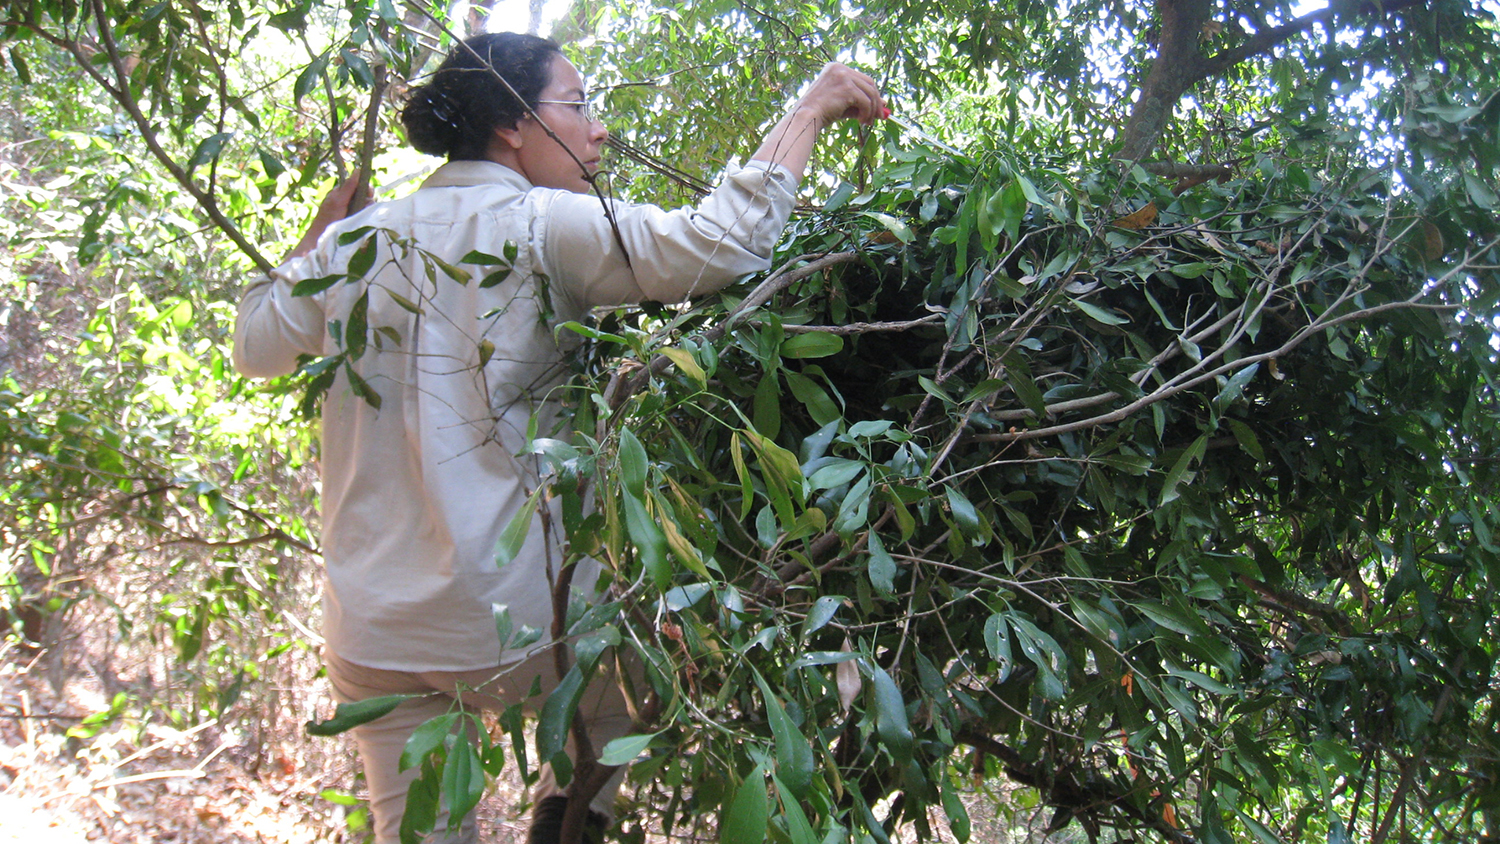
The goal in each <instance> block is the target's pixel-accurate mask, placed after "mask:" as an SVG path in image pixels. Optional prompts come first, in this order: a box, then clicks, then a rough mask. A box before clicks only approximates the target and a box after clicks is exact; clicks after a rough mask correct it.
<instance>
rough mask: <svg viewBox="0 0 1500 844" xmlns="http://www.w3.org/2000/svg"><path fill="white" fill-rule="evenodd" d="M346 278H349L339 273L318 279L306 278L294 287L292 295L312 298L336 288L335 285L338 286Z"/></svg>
mask: <svg viewBox="0 0 1500 844" xmlns="http://www.w3.org/2000/svg"><path fill="white" fill-rule="evenodd" d="M346 278H348V276H346V275H344V274H343V273H338V274H337V275H325V276H319V277H318V278H304V279H302V280H301V281H299V282H297V283H296V284H294V285H292V295H293V296H312V295H314V294H317V293H322V292H323V291H324V290H327V289H328V288H330V287H332V286H334V285H335V284H338V283H339V282H341V281H343V280H345V279H346Z"/></svg>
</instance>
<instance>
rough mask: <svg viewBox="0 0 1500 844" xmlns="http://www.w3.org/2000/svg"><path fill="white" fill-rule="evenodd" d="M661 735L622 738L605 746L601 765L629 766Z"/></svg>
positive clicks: (600, 761)
mask: <svg viewBox="0 0 1500 844" xmlns="http://www.w3.org/2000/svg"><path fill="white" fill-rule="evenodd" d="M659 735H661V733H651V734H649V735H641V734H637V735H629V736H620V737H619V738H617V739H615V740H613V741H611V742H610V743H609V744H606V745H604V750H603V751H602V752H601V753H600V754H599V764H601V765H629V764H630V763H631V762H633V761H635V758H636V757H637V756H640V755H641V754H642V753H644V752H646V748H648V747H650V746H651V741H652V739H655V738H656V737H657V736H659Z"/></svg>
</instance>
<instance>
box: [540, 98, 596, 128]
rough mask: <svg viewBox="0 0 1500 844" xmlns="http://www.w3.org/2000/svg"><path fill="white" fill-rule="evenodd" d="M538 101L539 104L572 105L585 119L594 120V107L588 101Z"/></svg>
mask: <svg viewBox="0 0 1500 844" xmlns="http://www.w3.org/2000/svg"><path fill="white" fill-rule="evenodd" d="M536 103H537V105H563V106H572V107H573V109H574V110H575V111H577V112H578V114H579V116H580V117H582V118H583V119H584V120H586V121H588V122H590V123H593V122H594V107H593V106H592V105H590V104H589V103H587V102H581V101H574V100H537V101H536Z"/></svg>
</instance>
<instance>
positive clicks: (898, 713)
mask: <svg viewBox="0 0 1500 844" xmlns="http://www.w3.org/2000/svg"><path fill="white" fill-rule="evenodd" d="M868 665H869V668H870V679H871V681H872V682H871V686H872V687H873V689H874V694H875V734H876V735H878V736H880V743H881V744H883V745H885V747H886V749H887V750H889V751H890V752H891V755H892V756H893V757H895V759H896V765H897V766H898V767H902V766H905V765H906V763H908V762H910V761H911V753H912V735H911V724H910V722H909V721H908V720H907V718H906V702H905V701H904V700H902V699H901V688H900V687H899V686H897V685H896V681H895V680H892V679H891V675H889V674H887V673H886V672H885V669H884V668H881V667H880V666H878V665H876V664H874V663H873V662H871V663H868Z"/></svg>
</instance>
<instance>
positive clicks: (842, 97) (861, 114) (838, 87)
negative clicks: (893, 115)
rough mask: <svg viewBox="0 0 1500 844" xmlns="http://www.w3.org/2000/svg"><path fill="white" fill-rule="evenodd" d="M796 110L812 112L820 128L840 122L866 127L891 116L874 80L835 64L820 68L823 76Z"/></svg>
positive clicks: (820, 74) (819, 76) (830, 63)
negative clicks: (848, 120) (856, 123)
mask: <svg viewBox="0 0 1500 844" xmlns="http://www.w3.org/2000/svg"><path fill="white" fill-rule="evenodd" d="M796 109H807V110H809V111H811V112H812V113H813V114H814V115H816V116H817V118H818V120H819V122H820V123H821V124H822V126H823V127H826V126H828V125H829V124H831V123H833V122H834V121H836V120H843V119H850V120H858V121H859V122H860V123H863V124H864V125H866V126H868V125H870V124H871V123H873V122H874V121H875V120H877V119H879V118H882V117H885V116H886V115H888V114H890V112H889V111H887V110H886V107H885V99H884V98H882V97H881V96H880V86H878V85H876V84H875V80H874V79H871V78H870V77H869V76H867V75H865V74H863V73H860V72H859V71H857V70H855V69H854V68H852V67H849V66H848V65H844V64H840V63H838V62H829V63H828V64H826V65H824V66H823V72H822V73H819V74H818V78H817V79H814V80H813V83H812V85H811V86H809V87H808V89H807V92H806V93H804V94H803V95H802V98H801V99H799V100H798V101H797V104H796V106H794V110H796Z"/></svg>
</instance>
